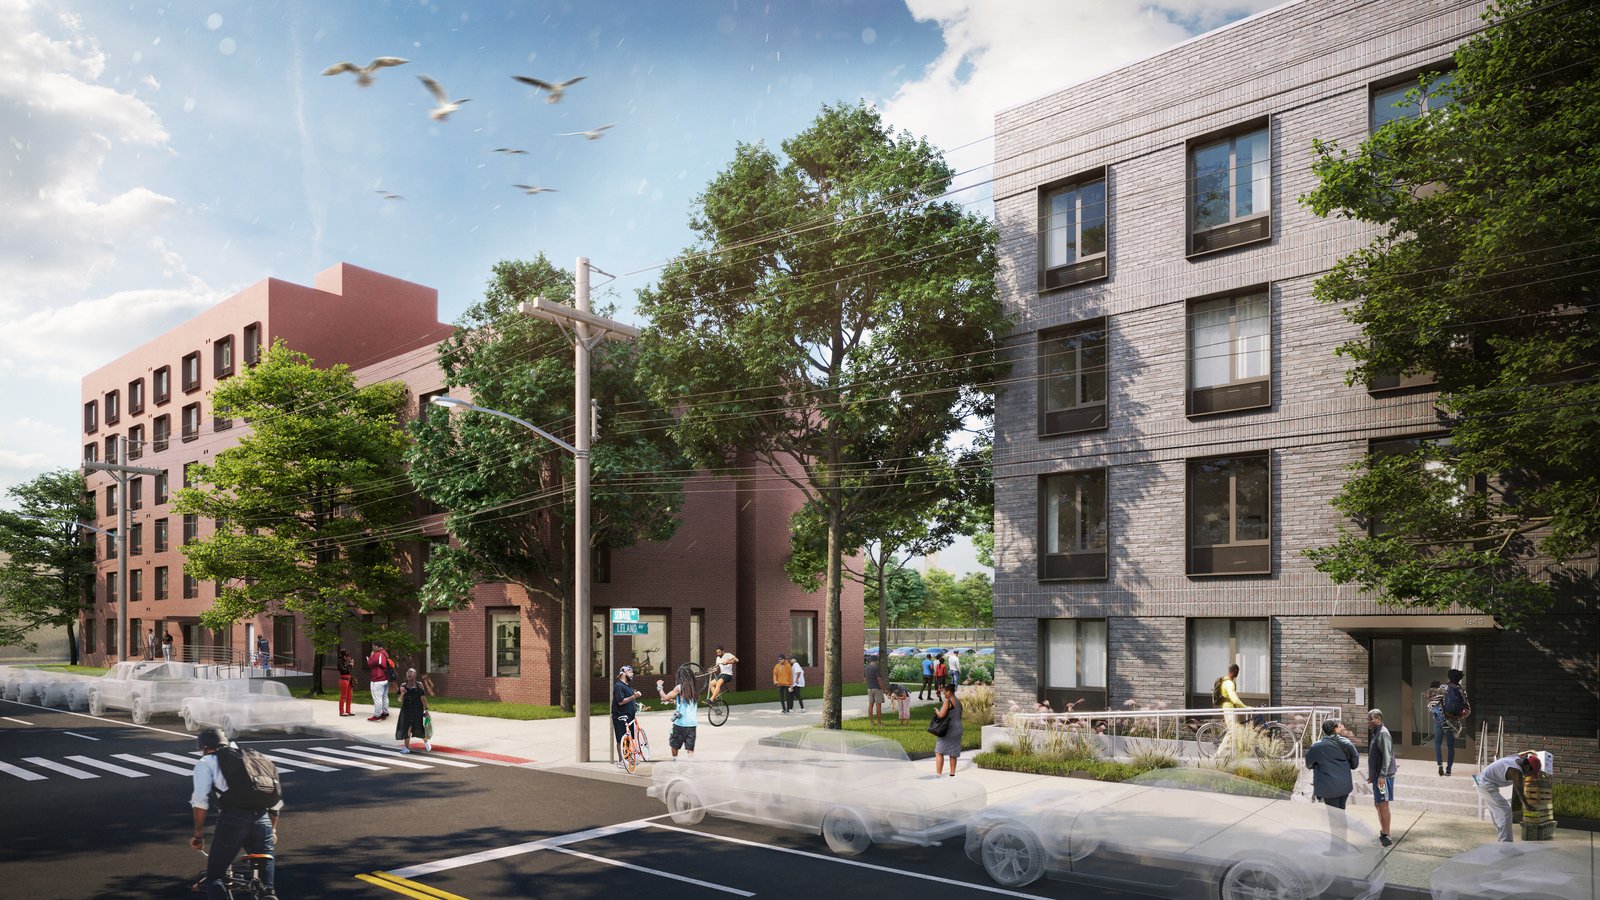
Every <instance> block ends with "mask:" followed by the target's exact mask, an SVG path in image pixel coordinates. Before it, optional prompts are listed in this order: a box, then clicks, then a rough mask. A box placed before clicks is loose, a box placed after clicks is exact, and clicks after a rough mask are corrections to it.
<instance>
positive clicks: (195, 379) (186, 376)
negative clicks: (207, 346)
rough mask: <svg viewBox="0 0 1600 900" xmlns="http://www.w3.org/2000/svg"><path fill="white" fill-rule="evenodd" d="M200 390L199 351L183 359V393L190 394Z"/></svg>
mask: <svg viewBox="0 0 1600 900" xmlns="http://www.w3.org/2000/svg"><path fill="white" fill-rule="evenodd" d="M198 390H200V351H199V350H196V351H194V352H193V353H190V354H188V355H187V356H185V357H184V358H183V391H184V393H191V392H193V391H198Z"/></svg>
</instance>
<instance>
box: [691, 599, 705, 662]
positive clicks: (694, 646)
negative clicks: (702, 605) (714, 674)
mask: <svg viewBox="0 0 1600 900" xmlns="http://www.w3.org/2000/svg"><path fill="white" fill-rule="evenodd" d="M705 646H706V611H705V610H703V609H691V610H689V661H690V662H697V663H702V664H703V657H701V655H700V654H701V653H703V652H705Z"/></svg>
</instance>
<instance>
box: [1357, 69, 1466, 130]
mask: <svg viewBox="0 0 1600 900" xmlns="http://www.w3.org/2000/svg"><path fill="white" fill-rule="evenodd" d="M1441 68H1443V69H1444V71H1441ZM1455 80H1456V75H1455V72H1454V71H1450V70H1449V67H1448V65H1446V66H1443V67H1441V66H1438V65H1435V66H1433V67H1432V68H1431V69H1428V70H1418V71H1414V72H1408V73H1407V74H1405V75H1402V76H1401V77H1399V78H1387V79H1384V80H1383V81H1380V82H1377V83H1376V84H1373V85H1372V86H1371V87H1369V88H1368V95H1369V99H1368V108H1367V114H1368V122H1369V123H1370V125H1371V130H1372V131H1373V132H1376V131H1377V130H1378V129H1380V128H1382V127H1383V126H1385V125H1387V124H1389V123H1390V122H1393V121H1396V120H1398V119H1411V118H1415V117H1417V116H1423V115H1427V114H1428V113H1430V112H1437V111H1439V110H1441V109H1445V108H1447V107H1448V106H1450V104H1451V103H1453V102H1454V101H1455V91H1454V89H1453V87H1452V86H1453V85H1454V84H1455ZM1413 91H1415V92H1416V93H1415V94H1413V93H1412V92H1413Z"/></svg>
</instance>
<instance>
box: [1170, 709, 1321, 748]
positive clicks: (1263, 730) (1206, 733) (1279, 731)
mask: <svg viewBox="0 0 1600 900" xmlns="http://www.w3.org/2000/svg"><path fill="white" fill-rule="evenodd" d="M1235 715H1238V716H1239V717H1240V719H1241V721H1240V722H1239V723H1238V727H1239V729H1240V731H1241V733H1243V730H1244V729H1246V728H1248V729H1250V732H1249V737H1248V738H1247V739H1246V740H1245V741H1244V743H1245V744H1246V745H1247V746H1248V747H1249V749H1250V752H1251V753H1253V754H1254V755H1255V757H1256V758H1257V759H1268V758H1271V759H1288V758H1289V756H1290V755H1291V754H1292V753H1293V752H1294V745H1295V744H1296V743H1298V742H1299V738H1297V737H1296V736H1295V733H1294V729H1292V728H1290V727H1289V726H1287V725H1285V724H1283V723H1282V722H1278V721H1269V720H1268V719H1267V717H1266V716H1264V715H1262V714H1260V713H1246V712H1239V713H1235ZM1190 727H1191V728H1193V729H1194V742H1195V745H1196V746H1197V747H1199V749H1200V755H1201V756H1204V757H1207V758H1210V757H1213V756H1215V755H1216V754H1217V751H1218V750H1220V749H1221V747H1222V742H1223V740H1224V739H1226V737H1227V735H1228V721H1227V719H1226V717H1224V718H1222V719H1209V720H1207V721H1205V722H1202V723H1201V724H1200V725H1198V726H1194V725H1191V726H1190ZM1230 747H1231V749H1232V750H1233V751H1234V752H1235V753H1237V752H1238V748H1237V747H1234V746H1232V745H1230Z"/></svg>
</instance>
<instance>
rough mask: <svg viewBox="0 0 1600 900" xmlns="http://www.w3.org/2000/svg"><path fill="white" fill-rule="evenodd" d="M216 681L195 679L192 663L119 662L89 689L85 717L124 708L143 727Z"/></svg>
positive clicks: (177, 707) (210, 687)
mask: <svg viewBox="0 0 1600 900" xmlns="http://www.w3.org/2000/svg"><path fill="white" fill-rule="evenodd" d="M218 683H219V682H217V681H214V680H205V681H202V680H201V679H199V678H196V677H195V666H194V664H193V663H181V662H119V663H117V664H116V665H114V666H112V667H111V668H110V669H109V670H108V671H107V672H106V673H105V674H104V675H101V676H100V677H99V678H96V679H94V684H93V685H91V686H90V687H89V714H90V715H93V716H103V715H105V714H106V710H108V709H125V710H127V711H128V712H129V714H130V715H131V716H132V718H133V721H135V722H137V723H138V724H140V725H143V724H145V723H147V722H149V721H150V717H151V716H153V715H156V714H158V713H176V712H177V711H178V710H179V709H180V708H181V707H182V705H183V698H184V697H189V696H194V695H195V694H198V693H201V692H202V691H206V690H212V689H214V687H215V685H217V684H218Z"/></svg>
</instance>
